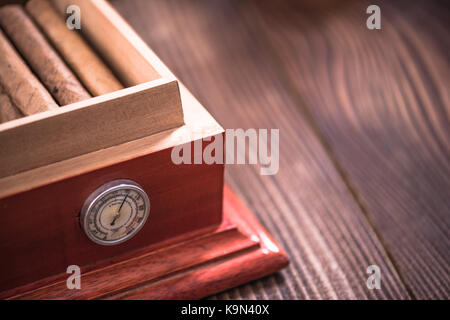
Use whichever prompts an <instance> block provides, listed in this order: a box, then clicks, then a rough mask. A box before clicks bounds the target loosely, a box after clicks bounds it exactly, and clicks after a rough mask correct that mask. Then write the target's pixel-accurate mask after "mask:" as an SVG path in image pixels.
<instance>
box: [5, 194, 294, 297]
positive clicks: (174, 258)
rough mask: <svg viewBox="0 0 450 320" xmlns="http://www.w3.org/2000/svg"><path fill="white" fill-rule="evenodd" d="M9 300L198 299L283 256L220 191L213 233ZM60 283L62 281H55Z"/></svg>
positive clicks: (271, 268) (272, 266) (252, 276)
mask: <svg viewBox="0 0 450 320" xmlns="http://www.w3.org/2000/svg"><path fill="white" fill-rule="evenodd" d="M139 252H140V254H139V255H137V256H134V257H131V258H128V259H127V260H124V261H121V262H118V263H115V264H112V265H109V266H107V267H103V268H99V269H96V270H92V271H90V272H87V273H85V274H82V275H81V289H72V290H69V289H67V284H66V280H65V279H66V278H67V277H68V276H69V275H66V276H65V279H64V280H59V281H57V282H54V283H50V284H47V285H45V286H43V287H40V288H37V289H35V290H32V291H28V292H24V293H21V294H18V295H17V294H16V295H14V296H10V297H9V298H8V299H199V298H203V297H206V296H209V295H212V294H215V293H218V292H221V291H224V290H226V289H229V288H232V287H235V286H238V285H241V284H244V283H246V282H249V281H252V280H256V279H258V278H261V277H264V276H267V275H269V274H271V273H274V272H276V271H278V270H280V269H281V268H283V267H285V266H286V265H287V264H288V259H287V256H286V254H285V253H284V252H283V250H281V248H280V247H279V246H278V245H277V243H276V242H275V241H274V240H273V239H272V237H271V236H270V235H269V234H268V233H267V232H266V231H265V230H264V228H263V227H262V226H261V225H260V224H259V222H258V221H257V220H256V218H255V217H254V216H253V214H252V213H251V212H250V211H249V209H248V208H247V207H246V206H245V205H244V204H243V203H242V202H241V201H240V200H239V199H238V198H237V197H236V195H234V193H233V192H232V191H231V190H230V189H229V188H228V187H227V186H225V189H224V210H223V222H222V224H221V225H220V226H218V228H216V229H215V230H214V231H213V232H211V233H208V234H205V235H202V236H198V237H194V238H191V239H189V240H186V241H183V242H181V243H177V244H174V245H171V246H168V247H164V248H161V249H159V250H153V251H151V252H147V253H142V251H139ZM60 279H61V278H60Z"/></svg>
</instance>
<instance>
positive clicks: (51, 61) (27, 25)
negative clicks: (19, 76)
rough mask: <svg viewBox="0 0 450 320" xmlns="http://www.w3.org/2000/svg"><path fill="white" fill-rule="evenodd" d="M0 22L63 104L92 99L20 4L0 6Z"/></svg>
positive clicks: (34, 69)
mask: <svg viewBox="0 0 450 320" xmlns="http://www.w3.org/2000/svg"><path fill="white" fill-rule="evenodd" d="M0 25H1V26H2V27H3V29H4V30H5V32H6V34H7V35H8V36H9V38H10V39H11V40H12V42H13V43H14V45H15V46H16V48H17V49H18V51H19V52H20V53H21V54H22V56H23V57H24V59H25V60H26V61H27V62H28V64H29V65H30V66H31V69H33V71H34V72H35V73H36V74H37V75H38V77H39V78H40V79H41V81H42V82H43V83H44V85H45V86H46V87H47V89H48V91H49V92H50V93H51V94H52V95H53V97H55V99H56V101H58V103H59V104H60V105H62V106H64V105H66V104H70V103H74V102H77V101H81V100H85V99H88V98H90V95H89V93H88V92H87V91H86V89H84V88H83V86H82V85H81V83H80V82H79V81H78V79H77V78H76V77H75V75H74V74H73V73H72V72H71V71H70V69H69V68H68V67H67V66H66V65H65V64H64V62H63V61H62V60H61V58H60V57H59V56H58V54H57V53H56V52H55V51H54V50H53V48H52V47H51V46H50V44H49V43H48V42H47V40H46V39H45V38H44V36H43V35H42V34H41V32H40V31H39V29H38V28H37V27H36V26H35V25H34V23H33V21H32V20H31V18H30V17H29V16H28V15H27V14H26V12H25V11H24V9H23V8H22V7H21V6H20V5H7V6H3V7H1V8H0Z"/></svg>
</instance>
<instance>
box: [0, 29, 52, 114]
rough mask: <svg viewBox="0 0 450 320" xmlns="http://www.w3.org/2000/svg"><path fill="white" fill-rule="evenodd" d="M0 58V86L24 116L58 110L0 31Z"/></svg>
mask: <svg viewBox="0 0 450 320" xmlns="http://www.w3.org/2000/svg"><path fill="white" fill-rule="evenodd" d="M0 57H1V58H0V84H1V85H2V86H3V88H4V90H5V91H6V93H7V94H8V96H9V97H10V98H11V100H12V102H13V103H14V105H15V106H16V107H17V108H19V109H20V110H21V111H22V113H23V114H24V115H27V116H28V115H31V114H34V113H38V112H42V111H46V110H50V109H57V108H58V105H57V104H56V102H55V101H54V100H53V98H52V96H51V95H50V94H49V93H48V91H47V90H46V89H45V88H44V86H43V85H42V84H41V82H40V81H39V80H38V79H37V78H36V77H35V76H34V74H33V73H32V72H31V70H30V69H29V68H28V66H27V65H26V64H25V62H24V61H23V60H22V58H21V57H20V55H19V54H18V53H17V52H16V50H15V49H14V47H13V46H12V44H11V43H10V42H9V40H8V39H7V38H6V36H5V34H4V33H3V32H2V31H1V30H0Z"/></svg>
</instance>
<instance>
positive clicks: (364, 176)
mask: <svg viewBox="0 0 450 320" xmlns="http://www.w3.org/2000/svg"><path fill="white" fill-rule="evenodd" d="M377 4H378V5H379V6H380V8H381V16H382V20H381V21H382V29H381V30H379V31H378V30H377V31H371V30H368V29H367V28H366V25H365V19H366V18H367V17H368V15H366V14H365V9H366V8H367V6H368V5H369V3H368V2H353V1H347V2H339V4H338V3H337V2H330V1H328V2H326V3H324V4H323V5H321V6H311V5H309V6H305V5H302V4H300V3H294V2H292V3H287V2H284V5H279V4H277V5H274V4H273V3H272V4H269V3H265V4H264V5H261V3H259V2H248V3H246V5H244V7H243V8H241V10H240V11H241V12H242V13H243V17H244V18H243V20H244V21H251V24H248V27H249V28H250V29H252V31H253V33H254V34H258V35H259V37H260V39H263V40H262V41H263V43H266V44H270V48H271V54H272V61H274V63H275V64H276V65H277V66H278V67H279V68H280V70H281V72H280V74H282V75H283V80H282V81H284V82H283V83H285V85H286V86H287V87H290V90H291V92H292V93H293V94H296V93H297V95H298V99H299V100H300V99H301V100H303V101H304V103H305V105H306V106H307V108H306V110H305V109H304V110H303V113H304V114H305V116H306V118H308V119H310V120H311V122H313V123H317V130H316V132H319V136H322V140H323V142H324V144H325V145H326V146H327V147H328V148H329V149H330V150H329V151H330V154H331V156H332V157H335V159H336V163H337V165H338V167H339V168H340V170H341V173H342V175H343V176H344V177H345V179H346V183H347V185H348V186H349V187H350V188H351V189H352V191H353V193H354V195H355V197H356V198H357V199H358V201H359V202H360V204H361V207H362V209H363V211H364V212H365V214H366V215H367V217H368V219H369V221H370V222H371V223H372V224H373V226H374V227H375V229H376V230H377V233H378V235H379V237H380V239H381V241H382V242H383V244H384V245H385V248H386V249H387V251H388V252H389V253H390V255H391V256H392V258H393V261H394V263H395V264H396V265H397V267H398V269H399V272H400V274H401V276H402V277H403V278H404V281H405V283H406V285H407V286H408V287H409V289H410V291H411V292H412V295H413V297H416V298H441V299H448V298H449V297H450V268H449V265H450V237H449V235H450V196H449V191H450V161H449V160H450V122H449V106H450V104H449V92H448V85H449V83H450V76H449V70H450V68H449V55H448V53H449V52H450V37H449V24H448V17H449V13H450V12H449V10H448V8H447V6H446V5H445V4H444V3H443V2H442V3H441V2H431V1H414V2H413V3H412V2H410V1H390V2H388V1H378V2H377ZM255 12H257V13H255ZM322 133H323V134H322Z"/></svg>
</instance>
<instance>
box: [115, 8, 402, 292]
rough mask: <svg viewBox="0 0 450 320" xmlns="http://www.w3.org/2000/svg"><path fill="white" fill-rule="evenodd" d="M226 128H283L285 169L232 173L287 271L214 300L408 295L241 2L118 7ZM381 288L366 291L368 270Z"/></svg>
mask: <svg viewBox="0 0 450 320" xmlns="http://www.w3.org/2000/svg"><path fill="white" fill-rule="evenodd" d="M112 3H113V4H114V5H115V6H116V8H117V9H118V10H119V12H120V13H121V14H122V15H123V16H124V17H125V18H126V19H127V20H128V21H129V22H130V24H131V25H132V26H133V27H134V28H135V29H136V30H137V32H138V33H139V34H140V35H141V36H142V37H143V39H144V40H145V41H147V42H148V44H149V45H150V47H152V48H153V49H154V50H155V51H156V53H157V54H158V55H159V56H160V57H161V58H162V60H163V61H164V62H165V63H166V64H168V66H169V67H170V68H171V69H172V71H174V73H175V74H176V75H177V76H179V77H180V78H181V80H182V81H183V82H184V83H185V84H186V85H187V86H188V87H189V88H190V89H191V90H192V91H193V92H194V94H195V95H196V96H197V97H198V98H199V100H200V101H202V102H203V103H204V105H205V106H206V107H207V108H208V109H209V111H211V112H212V114H213V115H214V116H215V117H216V119H218V121H219V122H220V123H221V124H222V125H223V126H224V127H225V128H245V129H247V128H280V171H279V172H278V174H277V175H275V176H261V175H259V168H258V167H257V166H253V167H252V166H236V165H235V166H228V167H227V169H226V171H227V174H226V181H227V182H228V183H230V184H231V186H232V188H233V189H234V190H235V191H237V192H238V193H239V194H240V195H241V197H242V198H243V199H244V200H245V201H246V202H247V204H248V205H249V206H250V208H251V209H252V211H254V212H255V213H256V214H257V215H258V218H259V219H260V221H261V222H262V224H263V225H264V226H265V227H266V228H267V229H268V230H269V231H270V233H271V234H273V235H274V237H275V238H276V240H277V241H279V242H280V243H281V246H282V247H283V248H284V249H285V250H286V251H287V253H288V255H289V257H290V260H291V264H290V266H289V267H288V268H287V269H286V270H285V271H283V272H281V273H280V274H277V275H275V276H271V277H268V278H265V279H263V280H259V281H256V282H253V283H252V284H249V285H246V286H242V287H239V288H237V289H234V290H231V291H228V292H225V293H223V294H220V295H218V296H216V297H215V298H250V299H253V298H258V299H259V298H274V299H303V298H310V299H318V298H342V299H343V298H408V297H409V295H408V293H407V291H406V289H405V287H404V286H403V284H402V283H401V281H400V280H399V277H398V275H397V273H396V271H395V269H394V267H393V266H392V264H391V262H390V261H389V259H388V257H387V255H386V253H385V251H384V249H383V247H382V245H381V244H380V242H379V241H378V239H377V236H376V234H375V233H374V232H373V230H372V229H371V226H370V225H369V223H368V222H367V220H366V219H365V217H364V215H363V213H362V212H361V210H360V207H359V205H358V203H357V202H356V201H355V200H354V198H353V197H352V195H351V193H350V192H349V190H348V188H347V186H346V184H345V183H344V181H343V180H342V178H341V176H340V174H339V173H338V172H337V171H336V169H335V167H334V164H333V162H332V161H331V160H330V159H329V157H328V155H327V152H326V150H325V149H324V148H323V146H322V144H321V142H320V141H319V140H318V139H317V137H316V135H315V133H314V132H313V130H311V128H310V126H309V124H308V123H307V122H306V121H305V120H304V119H303V116H302V114H301V113H300V112H299V110H298V105H297V104H298V101H296V100H295V99H293V98H292V95H291V92H289V91H287V90H286V87H285V85H284V84H283V82H282V81H280V80H279V78H280V76H279V70H278V66H274V65H273V64H272V61H271V57H270V56H269V55H268V54H267V48H265V46H264V44H263V43H261V42H260V41H259V39H258V38H255V37H254V35H253V34H252V33H251V32H250V30H249V28H248V25H247V24H248V23H251V21H244V20H243V19H242V16H241V14H240V10H239V9H240V6H241V5H242V2H240V1H221V2H217V1H166V0H160V1H146V0H135V1H112ZM371 264H377V265H379V266H380V268H381V270H382V277H383V278H382V279H383V280H382V289H381V290H369V289H367V287H366V276H367V275H366V273H365V272H366V268H367V266H369V265H371Z"/></svg>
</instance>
